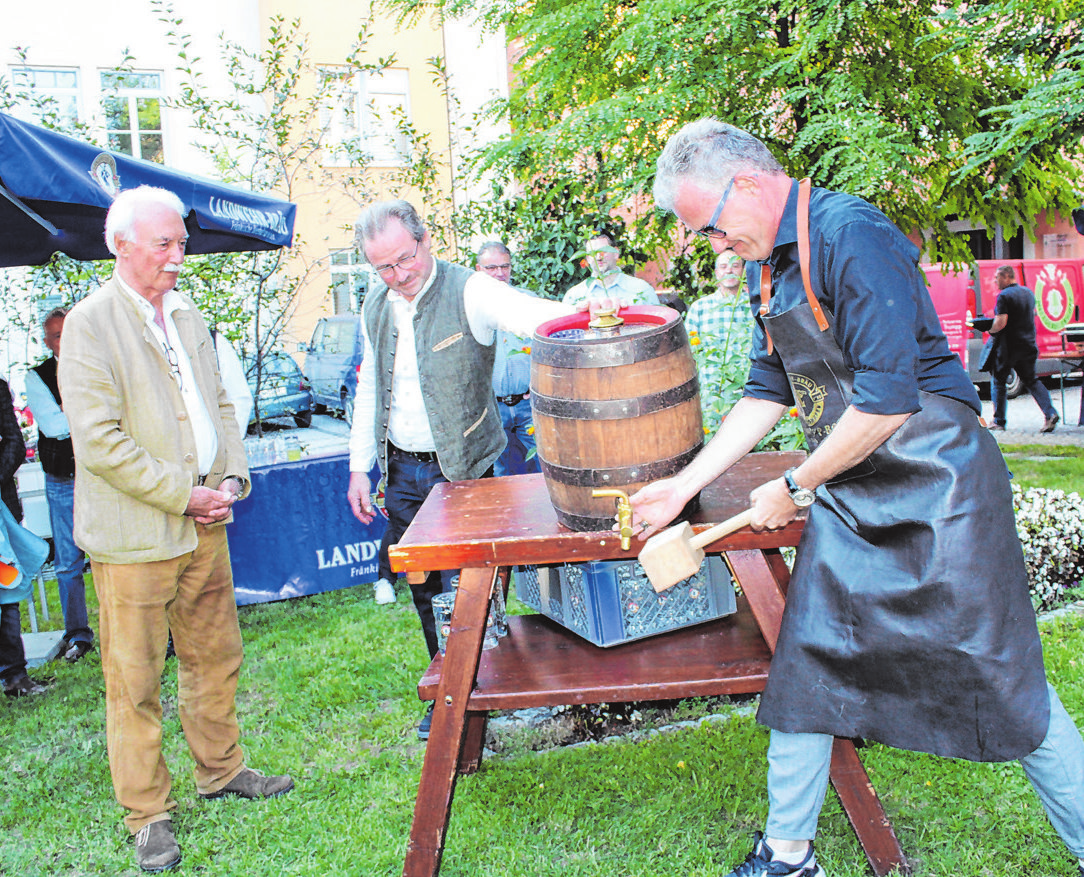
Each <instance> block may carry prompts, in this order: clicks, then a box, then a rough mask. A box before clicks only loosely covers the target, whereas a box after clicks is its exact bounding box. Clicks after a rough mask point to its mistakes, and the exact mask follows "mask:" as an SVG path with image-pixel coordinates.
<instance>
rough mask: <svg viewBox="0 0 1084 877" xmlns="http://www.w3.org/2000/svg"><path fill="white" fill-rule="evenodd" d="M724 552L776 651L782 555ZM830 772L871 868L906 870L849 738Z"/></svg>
mask: <svg viewBox="0 0 1084 877" xmlns="http://www.w3.org/2000/svg"><path fill="white" fill-rule="evenodd" d="M725 556H726V560H727V564H728V566H729V567H730V571H731V572H732V573H733V574H734V578H735V579H736V580H737V582H738V584H739V585H741V589H742V592H743V593H744V594H745V598H746V600H748V601H749V608H750V609H751V610H752V612H753V617H754V618H755V619H756V622H757V625H758V626H759V627H760V632H761V633H762V634H763V635H764V639H765V641H766V642H767V643H768V648H769V649H771V651H772V652H773V653H774V652H775V645H776V643H777V642H778V641H779V628H780V626H781V625H782V623H783V606H784V604H785V598H786V593H787V585H788V584H789V579H790V573H789V571H788V570H787V568H786V566H785V564H783V563H782V558H781V557H774V558H773V557H766V556H765V554H764V552H762V551H730V552H727V554H726V555H725ZM830 778H831V780H832V788H834V789H835V790H836V794H837V795H839V800H840V802H841V803H842V804H843V810H844V812H846V814H847V819H848V820H850V823H851V826H852V827H853V828H854V832H855V834H857V835H858V841H859V843H861V844H862V849H863V850H864V851H865V853H866V858H867V859H868V860H869V864H870V867H871V868H872V869H873V873H874V874H876V875H877V877H884V875H886V874H889V873H891V872H892V871H893V870H895V871H896V872H897V873H899V874H910V873H911V869H910V866H909V865H908V864H907V859H906V858H905V857H904V855H903V849H902V848H901V847H900V842H899V840H898V839H897V838H896V833H895V831H893V830H892V823H891V822H889V820H888V816H887V815H886V814H885V811H884V807H882V806H881V799H880V798H878V797H877V791H876V790H875V789H874V788H873V784H872V783H871V782H870V780H869V775H868V774H867V773H866V769H865V767H863V766H862V760H861V759H860V758H859V757H858V752H857V751H856V750H855V748H854V743H853V742H852V741H850V740H844V739H842V738H839V737H837V738H836V740H835V743H834V744H833V746H832V769H831V773H830Z"/></svg>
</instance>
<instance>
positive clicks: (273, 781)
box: [200, 767, 294, 801]
mask: <svg viewBox="0 0 1084 877" xmlns="http://www.w3.org/2000/svg"><path fill="white" fill-rule="evenodd" d="M293 787H294V781H293V780H292V779H291V778H290V775H289V774H283V775H282V776H272V777H265V776H264V775H263V774H262V773H260V772H259V771H258V770H253V769H252V768H251V767H245V768H242V769H241V772H240V773H239V774H237V776H235V777H234V778H233V779H232V780H230V781H229V782H228V783H226V785H224V786H223V787H222V788H221V789H219V790H218V791H217V792H207V793H206V794H204V793H203V792H201V793H200V797H201V798H204V799H206V800H208V801H209V800H211V799H212V798H224V797H226V795H236V796H237V797H238V798H248V799H250V800H252V799H255V798H277V797H278V796H279V795H285V794H286V793H287V792H289V791H290V790H292V789H293Z"/></svg>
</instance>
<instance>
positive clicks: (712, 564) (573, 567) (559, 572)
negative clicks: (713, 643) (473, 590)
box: [515, 556, 736, 646]
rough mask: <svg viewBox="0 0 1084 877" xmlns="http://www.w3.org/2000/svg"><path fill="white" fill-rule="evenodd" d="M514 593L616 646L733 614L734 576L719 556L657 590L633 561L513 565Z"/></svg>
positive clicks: (603, 643)
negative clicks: (677, 580) (679, 580)
mask: <svg viewBox="0 0 1084 877" xmlns="http://www.w3.org/2000/svg"><path fill="white" fill-rule="evenodd" d="M515 584H516V596H517V597H519V599H520V600H522V601H523V602H524V603H526V604H527V605H528V606H530V607H531V608H532V609H534V610H535V611H537V612H540V613H542V614H543V615H545V616H547V617H548V618H551V619H553V620H554V621H556V622H557V623H558V624H560V625H561V626H562V627H566V628H568V629H569V630H571V631H572V632H573V633H576V634H579V635H580V636H582V637H583V638H584V639H586V640H588V641H590V642H592V643H594V644H595V645H597V646H615V645H619V644H620V643H626V642H631V641H632V640H637V639H643V638H644V637H648V636H655V635H656V634H660V633H666V632H667V631H670V630H677V629H679V628H682V627H689V626H690V625H693V624H700V623H702V622H704V621H711V620H712V619H715V618H721V617H723V616H724V615H730V614H732V613H733V612H734V611H735V609H736V605H735V598H734V582H733V579H732V578H731V576H730V571H729V570H728V569H727V566H726V563H725V562H724V561H723V559H722V558H721V557H719V556H712V557H709V558H707V560H706V561H705V562H704V564H703V565H702V566H701V567H700V571H699V572H698V573H697V574H696V575H694V576H690V577H689V578H687V579H685V581H683V582H679V583H678V584H676V585H674V587H672V588H669V589H667V590H665V591H663V592H662V593H661V594H659V593H656V592H655V589H654V588H653V587H652V586H651V582H650V581H649V580H648V578H647V574H646V573H645V572H644V569H643V567H642V566H640V564H639V563H638V562H637V561H634V560H614V561H591V562H588V563H566V564H558V565H555V566H537V567H534V566H529V567H516V573H515Z"/></svg>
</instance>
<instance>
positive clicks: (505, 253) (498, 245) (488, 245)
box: [474, 241, 512, 262]
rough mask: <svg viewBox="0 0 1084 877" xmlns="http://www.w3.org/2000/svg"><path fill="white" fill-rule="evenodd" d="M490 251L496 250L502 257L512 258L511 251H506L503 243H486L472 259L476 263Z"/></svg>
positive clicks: (506, 248)
mask: <svg viewBox="0 0 1084 877" xmlns="http://www.w3.org/2000/svg"><path fill="white" fill-rule="evenodd" d="M490 250H496V251H497V252H498V253H500V254H501V255H502V256H507V257H508V258H509V259H511V258H512V251H511V250H510V249H508V247H507V246H506V245H505V243H504V241H486V242H485V243H484V244H482V246H480V247H479V248H478V255H477V256H475V257H474V260H475V261H476V262H477V261H480V260H481V258H482V256H484V255H485V254H486V253H488V252H489V251H490Z"/></svg>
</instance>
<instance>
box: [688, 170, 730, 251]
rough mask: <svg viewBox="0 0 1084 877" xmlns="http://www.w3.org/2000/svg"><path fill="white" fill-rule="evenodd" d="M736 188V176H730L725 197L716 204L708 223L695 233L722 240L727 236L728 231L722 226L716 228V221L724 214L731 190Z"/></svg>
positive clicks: (703, 236)
mask: <svg viewBox="0 0 1084 877" xmlns="http://www.w3.org/2000/svg"><path fill="white" fill-rule="evenodd" d="M733 188H734V178H733V177H731V178H730V182H729V183H727V184H726V188H725V189H724V190H723V197H722V198H720V199H719V203H718V204H717V205H715V212H714V213H713V214H711V219H709V220H708V224H707V225H705V226H704V227H703V228H698V229H696V230H695V231H694V232H693V234H698V235H700V237H702V238H715V239H716V240H721V239H723V238H725V237H726V232H725V231H723V230H722V229H721V228H716V227H715V223H717V222H718V221H719V216H720V215H722V212H723V208H724V207H726V202H727V199H728V198H729V197H730V191H731V189H733Z"/></svg>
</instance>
